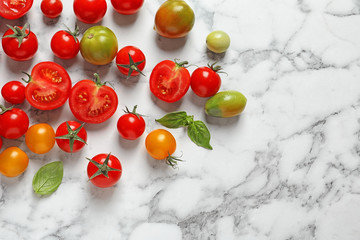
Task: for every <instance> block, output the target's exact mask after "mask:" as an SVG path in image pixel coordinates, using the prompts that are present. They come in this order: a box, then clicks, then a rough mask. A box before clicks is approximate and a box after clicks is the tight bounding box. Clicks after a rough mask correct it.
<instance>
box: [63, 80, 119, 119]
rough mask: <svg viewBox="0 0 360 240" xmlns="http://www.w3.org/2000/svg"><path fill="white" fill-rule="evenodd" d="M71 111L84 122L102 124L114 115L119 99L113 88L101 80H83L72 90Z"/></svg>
mask: <svg viewBox="0 0 360 240" xmlns="http://www.w3.org/2000/svg"><path fill="white" fill-rule="evenodd" d="M69 105H70V110H71V112H72V113H73V115H74V116H75V117H76V118H77V119H78V120H80V121H82V122H87V123H102V122H105V121H106V120H108V119H109V118H110V117H111V116H112V115H114V113H115V111H116V109H117V106H118V97H117V95H116V92H115V91H114V89H112V88H111V87H108V86H106V85H103V84H102V83H100V80H96V82H94V81H91V80H88V79H86V80H81V81H79V82H77V83H76V84H75V85H74V86H73V88H72V89H71V94H70V98H69Z"/></svg>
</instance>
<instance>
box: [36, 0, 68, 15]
mask: <svg viewBox="0 0 360 240" xmlns="http://www.w3.org/2000/svg"><path fill="white" fill-rule="evenodd" d="M40 8H41V11H42V13H43V14H44V15H45V16H46V17H48V18H56V17H58V16H60V14H61V12H62V10H63V4H62V2H61V0H42V2H41V5H40Z"/></svg>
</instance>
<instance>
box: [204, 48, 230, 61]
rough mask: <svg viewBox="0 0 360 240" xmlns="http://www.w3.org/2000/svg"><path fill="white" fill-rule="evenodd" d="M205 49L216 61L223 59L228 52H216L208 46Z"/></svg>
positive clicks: (208, 55) (210, 57)
mask: <svg viewBox="0 0 360 240" xmlns="http://www.w3.org/2000/svg"><path fill="white" fill-rule="evenodd" d="M204 50H205V51H206V55H207V57H208V58H209V59H211V60H213V61H215V62H218V61H220V60H222V59H223V58H224V57H225V55H226V52H223V53H214V52H213V51H210V50H209V49H208V48H207V47H206V46H205V49H204Z"/></svg>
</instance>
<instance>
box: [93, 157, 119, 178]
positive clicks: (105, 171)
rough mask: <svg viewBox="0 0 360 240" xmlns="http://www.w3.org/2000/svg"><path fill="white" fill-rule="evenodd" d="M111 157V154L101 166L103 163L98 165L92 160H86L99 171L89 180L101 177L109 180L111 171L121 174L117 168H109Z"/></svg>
mask: <svg viewBox="0 0 360 240" xmlns="http://www.w3.org/2000/svg"><path fill="white" fill-rule="evenodd" d="M110 156H111V153H109V154H108V155H107V156H106V159H105V161H104V162H103V163H102V164H101V163H98V162H96V161H94V160H92V159H90V158H86V159H87V160H89V161H90V162H91V163H93V164H94V165H95V166H96V167H97V168H98V170H97V171H96V172H95V173H94V174H93V175H92V176H91V177H90V178H89V180H91V179H93V178H95V177H97V176H99V175H104V176H105V177H106V178H109V172H110V171H118V172H121V170H120V169H117V168H112V167H109V166H108V162H109V159H110Z"/></svg>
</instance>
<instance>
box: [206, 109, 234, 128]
mask: <svg viewBox="0 0 360 240" xmlns="http://www.w3.org/2000/svg"><path fill="white" fill-rule="evenodd" d="M204 115H205V121H206V122H207V123H209V124H212V125H218V126H221V127H225V128H232V127H233V126H234V125H236V124H238V123H239V122H240V121H241V114H240V115H238V116H234V117H231V118H218V117H212V116H209V115H207V114H206V113H204Z"/></svg>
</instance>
